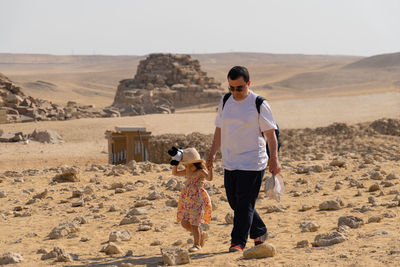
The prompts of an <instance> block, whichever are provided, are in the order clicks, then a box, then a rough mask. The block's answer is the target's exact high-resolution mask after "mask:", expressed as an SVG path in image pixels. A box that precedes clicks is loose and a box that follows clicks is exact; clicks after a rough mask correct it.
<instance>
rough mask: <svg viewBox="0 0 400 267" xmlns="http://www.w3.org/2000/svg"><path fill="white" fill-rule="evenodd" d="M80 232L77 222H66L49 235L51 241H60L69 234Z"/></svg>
mask: <svg viewBox="0 0 400 267" xmlns="http://www.w3.org/2000/svg"><path fill="white" fill-rule="evenodd" d="M78 231H79V226H78V225H77V223H76V222H74V221H73V222H66V223H62V224H60V225H59V226H57V227H55V228H54V229H53V230H51V232H50V234H49V238H50V239H58V238H62V237H64V236H67V235H69V234H72V233H75V232H78Z"/></svg>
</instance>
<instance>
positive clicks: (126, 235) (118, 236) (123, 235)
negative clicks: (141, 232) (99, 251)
mask: <svg viewBox="0 0 400 267" xmlns="http://www.w3.org/2000/svg"><path fill="white" fill-rule="evenodd" d="M131 238H132V236H131V233H130V232H129V230H119V231H117V230H116V231H112V232H111V233H110V235H109V238H108V240H109V241H110V242H119V241H129V240H131Z"/></svg>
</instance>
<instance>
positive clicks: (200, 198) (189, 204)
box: [172, 148, 213, 252]
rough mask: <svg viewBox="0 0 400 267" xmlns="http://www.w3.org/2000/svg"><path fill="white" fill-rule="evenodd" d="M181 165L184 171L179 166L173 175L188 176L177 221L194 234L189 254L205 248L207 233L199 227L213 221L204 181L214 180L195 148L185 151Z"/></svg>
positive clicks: (174, 169) (173, 170) (180, 198)
mask: <svg viewBox="0 0 400 267" xmlns="http://www.w3.org/2000/svg"><path fill="white" fill-rule="evenodd" d="M190 153H192V154H191V155H189V154H190ZM180 163H181V164H183V165H184V166H185V169H184V170H178V166H173V168H172V174H173V175H176V176H186V184H185V186H184V188H183V189H182V193H181V195H180V197H179V202H178V213H177V219H178V222H180V223H181V225H182V226H183V228H185V229H186V230H188V231H189V232H191V233H192V234H193V237H194V244H193V247H191V248H190V249H189V252H196V251H198V250H200V249H201V247H203V246H204V243H205V241H206V239H207V237H208V235H207V232H205V231H201V230H200V228H199V226H200V224H208V223H209V222H210V220H211V200H210V196H209V195H208V193H207V191H206V190H205V189H204V187H203V184H204V179H206V180H208V181H211V180H212V178H213V170H212V168H211V169H209V170H208V171H207V169H206V167H205V165H204V161H203V160H201V159H200V155H199V154H198V153H197V151H196V150H195V149H194V148H193V149H192V148H191V149H185V150H184V154H183V160H182V161H181V162H180Z"/></svg>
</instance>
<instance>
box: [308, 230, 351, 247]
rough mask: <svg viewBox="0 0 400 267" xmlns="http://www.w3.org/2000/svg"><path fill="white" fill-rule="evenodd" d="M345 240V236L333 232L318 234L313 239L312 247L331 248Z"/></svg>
mask: <svg viewBox="0 0 400 267" xmlns="http://www.w3.org/2000/svg"><path fill="white" fill-rule="evenodd" d="M345 240H346V236H345V235H344V234H342V233H339V232H333V233H328V234H320V235H317V236H316V237H315V240H314V242H313V243H312V245H313V246H314V247H326V246H332V245H335V244H338V243H342V242H344V241H345Z"/></svg>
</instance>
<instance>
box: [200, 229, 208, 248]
mask: <svg viewBox="0 0 400 267" xmlns="http://www.w3.org/2000/svg"><path fill="white" fill-rule="evenodd" d="M207 239H208V234H207V232H205V231H203V232H201V238H200V246H201V247H204V244H205V243H206V240H207Z"/></svg>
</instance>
